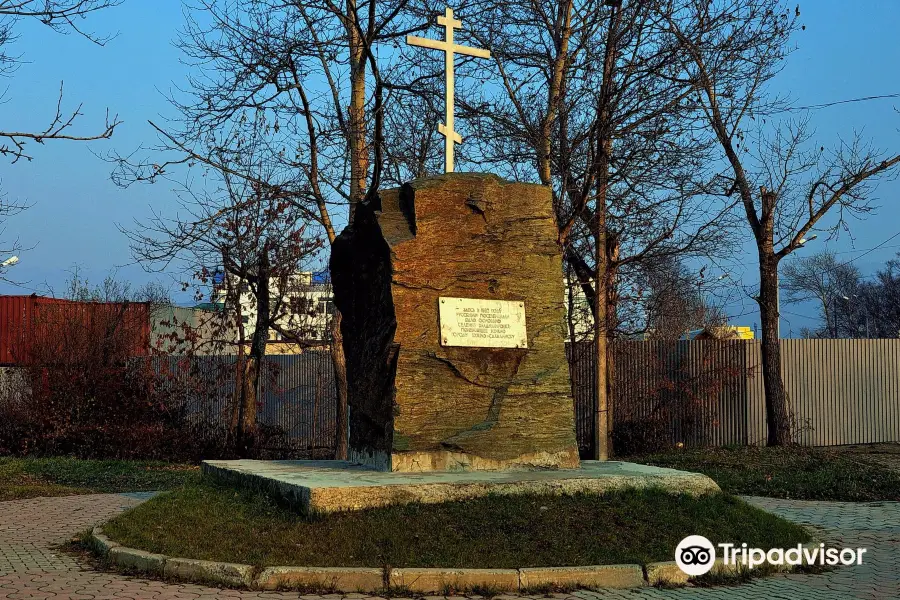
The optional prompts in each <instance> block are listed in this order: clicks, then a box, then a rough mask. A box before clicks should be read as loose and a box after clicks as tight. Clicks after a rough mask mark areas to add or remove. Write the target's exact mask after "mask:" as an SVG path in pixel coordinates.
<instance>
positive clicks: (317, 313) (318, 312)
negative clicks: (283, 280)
mask: <svg viewBox="0 0 900 600" xmlns="http://www.w3.org/2000/svg"><path fill="white" fill-rule="evenodd" d="M218 281H219V283H218V284H217V285H216V286H215V289H214V292H213V301H212V302H211V303H205V304H200V305H197V306H196V307H195V308H200V309H203V310H221V307H222V306H224V303H225V297H226V295H227V286H226V285H225V282H224V279H219V280H218ZM234 285H235V287H236V288H237V289H238V290H239V291H240V300H239V302H240V307H241V321H242V323H243V325H244V337H245V339H247V340H249V339H250V337H251V336H252V335H253V333H254V331H255V328H256V314H257V306H256V298H255V297H254V295H253V293H252V292H251V290H250V285H249V284H248V283H247V282H238V281H235V282H234ZM279 300H280V301H281V302H282V304H283V310H282V311H281V314H280V315H279V316H278V317H277V318H276V321H275V322H276V323H277V324H278V325H279V327H280V328H281V329H284V330H285V331H291V332H295V333H296V335H297V336H298V337H299V338H300V339H301V340H302V341H303V342H304V345H307V344H312V345H317V344H321V345H325V344H326V343H327V340H328V338H329V330H328V328H329V324H330V323H331V316H332V315H333V314H334V299H333V297H332V293H331V280H330V277H329V274H328V272H327V271H320V272H317V273H313V272H309V271H304V272H300V273H297V274H296V275H295V276H293V277H291V278H290V281H289V283H288V289H287V290H285V291H284V292H283V293H282V292H281V291H280V290H278V288H277V285H276V284H275V282H272V284H271V289H270V302H273V303H274V302H277V301H279ZM236 333H237V332H235V341H237V335H236ZM268 340H269V350H268V351H269V352H272V353H292V352H294V351H296V348H293V349H292V348H290V346H291V344H290V341H289V340H286V339H285V337H284V336H282V334H281V333H280V332H278V331H275V330H274V329H273V330H270V331H269V335H268Z"/></svg>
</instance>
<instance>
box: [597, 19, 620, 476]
mask: <svg viewBox="0 0 900 600" xmlns="http://www.w3.org/2000/svg"><path fill="white" fill-rule="evenodd" d="M610 10H611V12H610V16H609V29H608V30H607V35H606V51H605V55H604V59H603V82H602V84H601V86H600V97H599V99H598V103H597V147H596V153H597V156H596V158H595V160H596V169H597V171H596V174H597V182H596V190H597V202H596V207H595V209H594V245H595V248H594V254H595V260H596V263H595V266H594V285H595V286H596V291H595V293H594V301H595V303H596V309H595V311H594V351H595V352H596V360H597V364H596V367H595V377H594V384H595V386H596V391H595V395H596V406H595V411H596V413H595V414H596V418H595V422H594V458H595V459H596V460H608V459H609V455H610V450H611V448H610V446H611V444H610V440H609V434H610V431H611V429H612V409H611V406H610V394H609V363H608V358H609V357H608V356H607V352H608V350H609V348H608V339H607V336H608V334H609V322H608V321H609V318H610V316H611V315H610V314H609V252H608V249H607V245H608V243H609V239H608V233H607V230H606V210H607V205H606V202H607V195H608V193H609V171H610V164H609V163H610V156H611V155H612V135H613V131H612V102H613V81H612V79H613V72H614V70H615V65H616V56H617V55H618V52H617V50H616V44H617V43H618V34H617V30H618V25H619V22H620V20H621V10H620V9H619V7H617V6H611V9H610Z"/></svg>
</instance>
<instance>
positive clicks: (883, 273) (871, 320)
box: [853, 258, 900, 338]
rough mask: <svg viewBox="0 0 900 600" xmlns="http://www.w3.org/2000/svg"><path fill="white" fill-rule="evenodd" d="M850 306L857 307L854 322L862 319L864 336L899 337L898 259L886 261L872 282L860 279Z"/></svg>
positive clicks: (899, 281)
mask: <svg viewBox="0 0 900 600" xmlns="http://www.w3.org/2000/svg"><path fill="white" fill-rule="evenodd" d="M853 306H854V307H856V306H858V307H859V309H860V310H859V311H858V312H857V315H856V322H855V323H854V325H856V324H857V323H858V321H859V320H860V319H861V320H862V321H863V322H862V323H861V325H862V326H863V327H864V328H865V329H864V330H865V332H866V337H872V338H897V337H900V260H898V259H896V258H895V259H892V260H889V261H887V264H885V266H884V268H882V269H880V270H879V271H878V272H877V273H875V277H874V280H873V281H864V282H862V283H861V284H860V286H859V288H858V291H857V294H856V302H854V304H853ZM860 313H861V314H860ZM855 329H857V330H859V328H858V327H855Z"/></svg>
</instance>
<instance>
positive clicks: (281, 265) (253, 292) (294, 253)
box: [126, 130, 323, 449]
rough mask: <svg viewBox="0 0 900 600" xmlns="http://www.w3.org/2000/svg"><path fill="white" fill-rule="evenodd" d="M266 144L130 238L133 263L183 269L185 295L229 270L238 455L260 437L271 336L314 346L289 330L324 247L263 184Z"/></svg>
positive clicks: (304, 306) (304, 220) (227, 317)
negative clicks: (248, 314)
mask: <svg viewBox="0 0 900 600" xmlns="http://www.w3.org/2000/svg"><path fill="white" fill-rule="evenodd" d="M260 131H262V130H260ZM264 143H265V138H264V137H263V136H262V135H258V136H256V137H255V138H249V139H247V140H246V143H245V144H244V145H243V149H244V154H243V159H242V162H241V163H240V164H232V167H231V169H230V170H229V171H228V172H225V173H223V178H222V185H221V187H220V188H217V189H214V190H212V191H209V190H207V191H204V192H202V193H198V192H196V191H194V190H192V189H190V188H187V189H185V190H184V192H183V199H182V202H181V208H182V209H183V212H181V214H179V215H178V216H177V217H176V218H175V219H167V218H164V217H163V216H160V215H157V216H155V217H154V218H153V219H152V220H151V221H150V222H149V223H138V225H137V227H135V228H134V229H133V230H131V231H126V233H127V234H128V235H129V237H130V239H131V240H132V250H133V253H134V255H135V257H136V258H137V259H138V260H139V261H140V262H141V263H142V264H143V265H145V267H147V268H148V269H154V268H158V269H162V268H167V267H170V266H171V265H172V264H173V263H177V264H178V265H179V266H180V268H181V271H182V273H184V274H185V275H186V276H187V280H186V281H185V282H184V284H183V285H184V287H185V288H187V287H188V286H190V285H191V283H192V282H193V283H198V284H200V287H199V289H205V290H209V288H210V287H211V286H210V285H209V283H210V279H211V277H212V275H213V273H212V270H213V269H212V266H213V265H221V266H222V267H223V268H224V271H225V280H224V281H223V282H222V285H223V286H224V288H225V294H224V305H225V310H224V311H223V313H222V316H223V318H224V320H223V322H222V323H221V326H222V327H223V328H226V329H227V328H233V330H234V331H237V332H238V339H237V346H238V356H239V359H238V364H239V370H240V374H239V378H238V380H239V381H240V385H239V390H238V391H239V398H238V399H237V402H235V405H234V406H235V409H234V411H233V418H232V427H233V431H234V433H235V436H236V446H237V448H238V449H242V448H245V447H246V446H247V445H248V444H249V441H250V440H248V439H244V438H245V436H246V435H251V436H252V434H253V432H254V431H255V426H256V407H257V397H256V391H257V390H258V389H259V379H260V369H261V366H262V361H263V357H264V356H265V354H266V344H267V342H268V340H269V337H270V333H271V332H277V333H278V334H280V335H281V336H282V337H283V338H284V339H287V340H290V341H292V342H294V343H298V344H303V343H304V342H305V340H306V339H308V338H307V336H306V335H305V334H306V333H307V332H305V331H302V330H299V328H298V327H291V326H290V325H286V323H288V324H291V323H295V324H296V323H297V320H296V319H294V320H292V319H290V318H289V317H290V316H291V315H298V316H302V315H304V314H306V313H309V311H310V307H309V306H308V300H309V299H308V298H306V297H305V296H304V295H303V293H302V290H300V289H299V287H298V286H299V282H298V281H297V276H298V274H299V273H300V272H301V271H303V270H304V269H303V267H304V266H306V265H307V264H309V261H311V260H312V259H314V257H315V256H316V255H317V253H318V252H319V251H320V250H321V248H322V246H323V243H322V241H321V239H320V238H319V237H317V236H315V235H313V234H310V233H309V232H308V231H307V230H308V228H309V225H308V222H309V215H308V214H306V213H305V212H304V211H303V210H299V209H298V207H297V206H296V205H295V204H293V203H292V202H291V201H290V200H289V199H288V198H287V197H285V195H284V194H283V193H280V192H279V190H278V189H277V188H274V187H272V186H265V185H261V184H259V183H257V182H258V181H261V180H265V179H266V178H267V177H268V173H267V172H266V171H265V169H266V167H265V166H261V164H260V163H259V162H258V161H257V156H258V155H257V154H256V152H255V151H256V150H257V149H258V148H260V147H261V144H264ZM244 291H246V292H249V297H250V298H251V299H252V304H253V306H252V307H250V308H252V309H253V312H255V314H256V321H255V323H254V324H253V332H252V335H251V336H250V344H249V352H248V356H247V358H246V360H244V351H245V349H244V343H243V342H244V340H245V339H246V337H245V333H244V332H245V321H244V317H245V315H244V313H243V311H244V310H247V307H245V306H244V302H243V297H244V296H245V294H243V293H242V292H244Z"/></svg>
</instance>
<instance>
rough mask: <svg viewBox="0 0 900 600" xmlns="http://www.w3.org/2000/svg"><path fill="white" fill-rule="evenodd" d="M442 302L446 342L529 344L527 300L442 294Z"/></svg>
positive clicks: (490, 345) (499, 345)
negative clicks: (489, 298)
mask: <svg viewBox="0 0 900 600" xmlns="http://www.w3.org/2000/svg"><path fill="white" fill-rule="evenodd" d="M438 303H439V304H438V306H439V316H440V325H441V345H442V346H470V347H474V348H527V347H528V338H527V336H526V335H525V303H524V302H521V301H518V300H513V301H510V300H479V299H476V298H440V299H439V300H438Z"/></svg>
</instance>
